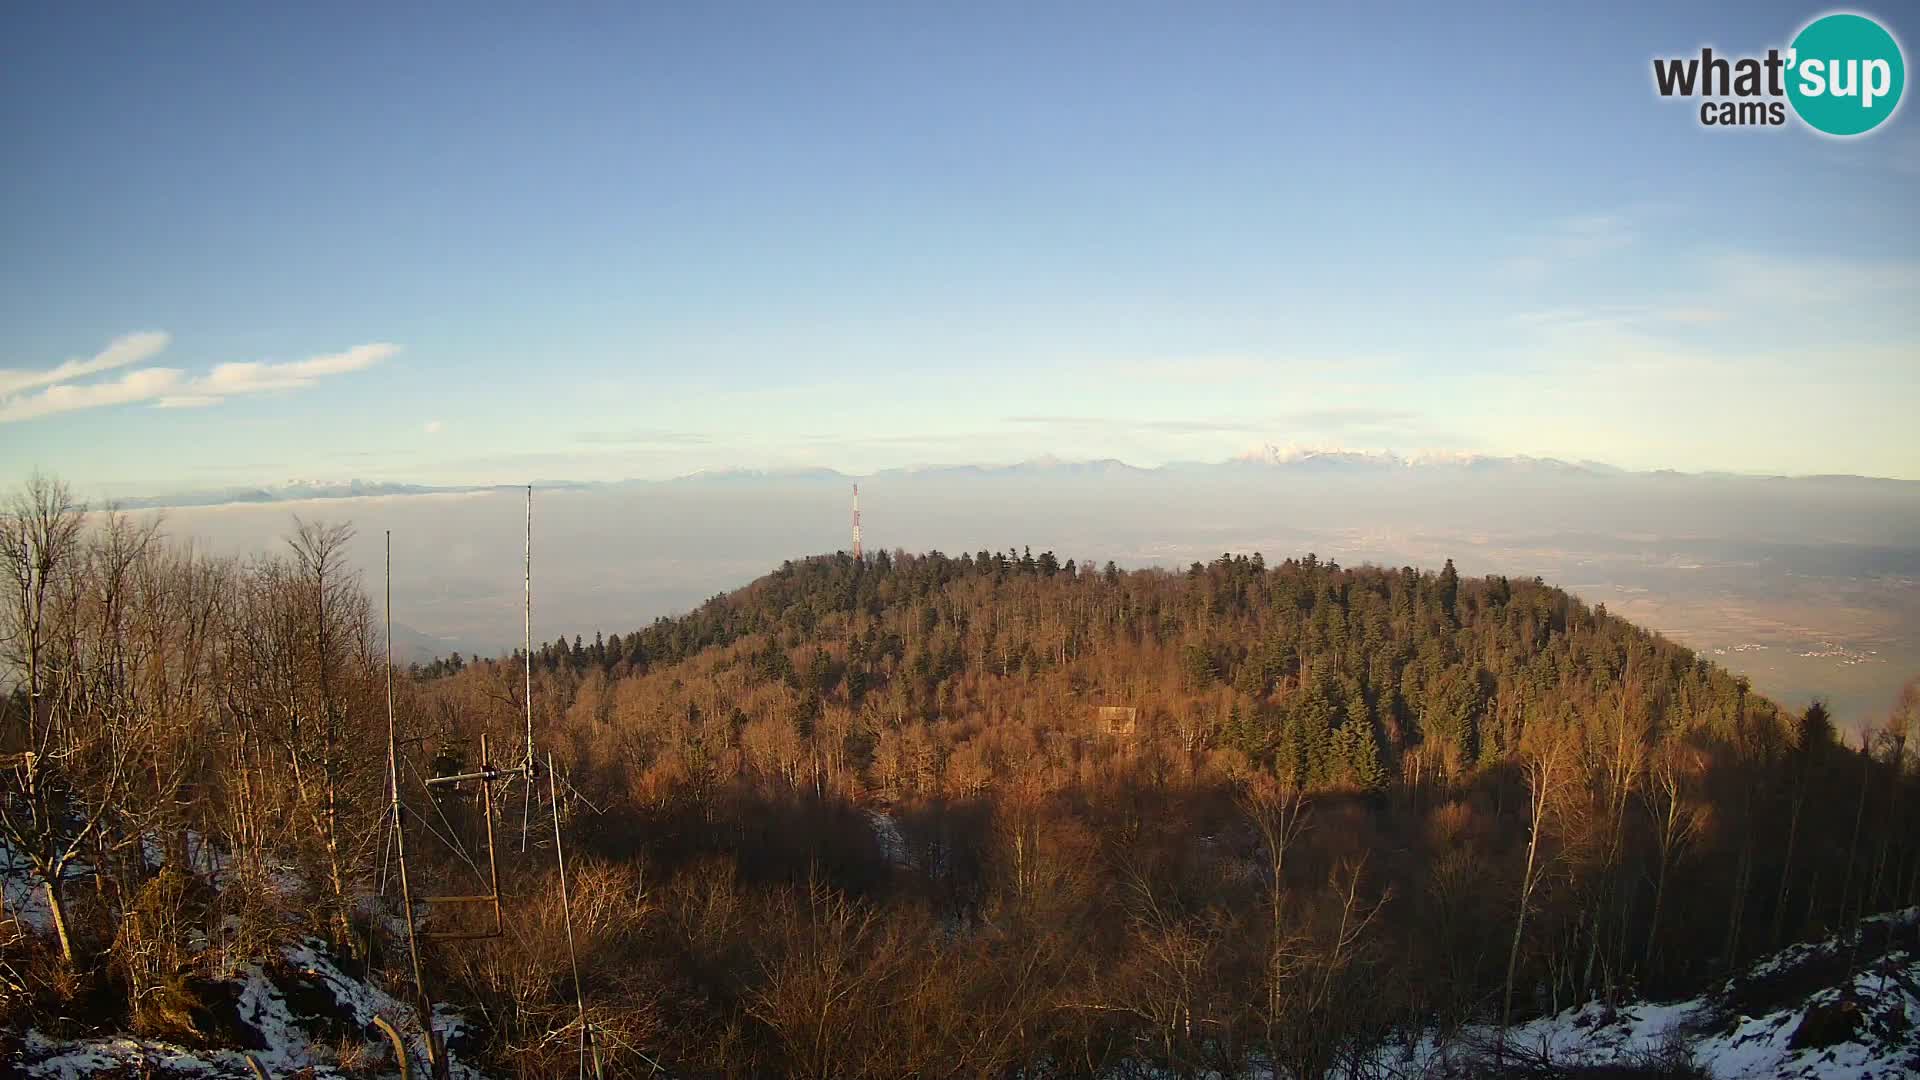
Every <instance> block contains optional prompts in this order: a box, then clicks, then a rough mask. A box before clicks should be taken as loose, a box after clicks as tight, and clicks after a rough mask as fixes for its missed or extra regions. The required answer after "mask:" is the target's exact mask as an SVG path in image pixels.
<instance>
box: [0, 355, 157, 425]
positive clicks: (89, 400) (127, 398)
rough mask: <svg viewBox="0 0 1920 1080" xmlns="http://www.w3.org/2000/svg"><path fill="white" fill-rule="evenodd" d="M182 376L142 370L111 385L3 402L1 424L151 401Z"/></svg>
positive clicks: (67, 387) (47, 392)
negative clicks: (78, 410) (107, 406)
mask: <svg viewBox="0 0 1920 1080" xmlns="http://www.w3.org/2000/svg"><path fill="white" fill-rule="evenodd" d="M181 374H182V373H181V372H180V370H179V369H177V368H141V369H140V370H139V371H129V372H127V373H126V374H125V375H122V376H120V377H119V378H117V379H113V380H110V381H107V382H98V383H88V384H86V385H83V386H72V385H63V386H49V387H47V388H46V389H45V390H42V391H40V392H39V393H37V394H20V395H18V396H15V397H11V398H8V399H6V400H5V401H0V424H10V423H13V422H15V421H18V420H32V419H34V418H36V417H41V416H52V415H54V414H55V413H64V412H73V411H75V410H77V409H97V408H100V407H102V406H105V405H125V404H127V403H128V402H134V401H149V400H152V399H153V398H157V397H163V396H165V395H166V394H167V392H168V391H170V390H172V389H174V388H175V387H177V386H179V385H180V379H181Z"/></svg>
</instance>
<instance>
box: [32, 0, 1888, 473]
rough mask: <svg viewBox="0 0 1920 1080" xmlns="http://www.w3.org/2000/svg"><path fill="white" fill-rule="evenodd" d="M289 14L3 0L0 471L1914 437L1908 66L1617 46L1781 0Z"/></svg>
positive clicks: (1808, 9)
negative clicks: (1831, 119)
mask: <svg viewBox="0 0 1920 1080" xmlns="http://www.w3.org/2000/svg"><path fill="white" fill-rule="evenodd" d="M301 7H302V9H301V10H294V9H293V8H292V7H291V6H281V7H275V8H272V9H267V8H262V7H260V6H258V5H244V6H238V7H234V8H232V9H229V10H224V11H223V10H220V9H218V8H214V7H204V6H202V7H196V8H195V9H194V10H192V11H187V10H184V9H180V8H175V7H173V6H168V5H151V4H148V5H132V6H127V7H117V6H113V5H97V6H96V5H38V6H33V7H29V6H27V5H11V6H8V7H7V8H6V9H5V10H4V13H0V146H4V148H5V159H6V163H5V166H4V168H0V369H3V370H0V473H6V474H19V473H24V472H25V471H27V470H28V469H30V468H33V467H36V466H40V467H46V468H50V469H53V470H56V471H58V472H60V473H61V474H63V475H65V476H67V477H68V478H69V479H71V480H73V481H75V482H76V483H77V484H78V485H79V486H80V487H81V488H82V489H83V490H86V491H89V492H98V493H107V494H112V493H130V492H135V491H152V490H156V489H167V490H171V489H178V488H198V487H210V486H221V485H226V484H234V483H262V482H275V481H280V480H285V479H290V478H309V479H321V478H341V477H347V476H356V477H377V478H391V479H408V480H420V481H438V482H472V481H492V480H498V481H503V482H506V481H517V480H522V479H528V478H540V479H559V478H581V479H610V478H618V477H627V476H641V477H652V476H667V475H674V474H678V473H683V472H687V471H691V470H693V469H698V468H710V467H724V466H754V467H759V466H796V465H812V464H824V465H831V466H836V467H839V468H843V469H847V470H849V471H865V470H869V469H875V468H883V467H888V466H893V465H902V464H911V463H917V462H951V461H1011V460H1018V459H1021V458H1026V457H1032V456H1037V455H1041V454H1047V453H1052V454H1057V455H1060V456H1063V457H1101V456H1117V457H1120V458H1123V459H1125V460H1128V461H1130V462H1134V463H1137V464H1154V463H1158V462H1164V461H1169V460H1209V459H1219V458H1224V457H1227V456H1230V455H1232V454H1234V453H1237V452H1239V451H1241V450H1243V449H1245V448H1246V447H1248V446H1250V445H1252V444H1256V443H1261V442H1273V443H1279V444H1286V443H1297V444H1301V445H1338V446H1346V447H1353V448H1390V449H1394V450H1398V451H1401V452H1410V451H1416V450H1422V449H1438V450H1462V451H1478V452H1486V453H1531V454H1545V455H1555V456H1562V457H1569V458H1597V459H1601V460H1607V461H1612V462H1616V463H1619V464H1623V465H1628V466H1636V467H1676V468H1684V469H1732V470H1743V471H1767V472H1857V473H1867V474H1874V475H1889V476H1901V477H1909V478H1915V479H1920V435H1917V434H1916V433H1915V432H1916V429H1920V424H1916V422H1915V417H1916V416H1917V415H1920V303H1916V297H1920V257H1917V256H1916V251H1917V250H1920V246H1917V245H1916V241H1917V240H1920V210H1917V209H1916V207H1917V206H1920V202H1916V198H1915V196H1914V194H1913V193H1914V192H1915V191H1916V190H1920V127H1916V124H1917V123H1920V121H1916V119H1915V115H1916V114H1915V113H1914V110H1913V108H1912V107H1911V106H1910V105H1909V106H1906V107H1903V108H1902V110H1901V112H1900V113H1899V114H1898V115H1896V116H1895V117H1894V118H1893V120H1892V121H1890V122H1889V123H1888V124H1887V125H1884V126H1883V128H1882V130H1880V131H1878V132H1876V133H1874V134H1872V135H1870V136H1868V137H1866V138H1863V139H1858V140H1853V141H1847V142H1842V141H1837V140H1831V139H1826V138H1822V137H1820V136H1817V135H1815V134H1813V133H1811V132H1810V131H1808V130H1806V129H1805V128H1802V127H1799V126H1797V125H1790V126H1789V127H1787V128H1785V129H1765V130H1746V131H1713V130H1707V129H1703V128H1702V127H1701V126H1700V125H1699V123H1698V121H1697V119H1696V110H1695V107H1694V106H1693V105H1690V104H1688V103H1685V102H1680V101H1663V100H1660V99H1658V98H1657V97H1656V96H1655V94H1654V92H1653V89H1652V78H1651V67H1650V61H1651V59H1652V58H1653V57H1654V56H1656V55H1659V56H1676V55H1686V54H1688V53H1690V52H1696V51H1697V50H1698V48H1699V47H1700V46H1701V45H1702V44H1712V45H1714V46H1715V47H1716V48H1717V49H1719V50H1723V51H1727V52H1736V53H1738V52H1761V51H1764V50H1765V49H1766V48H1767V47H1768V46H1772V45H1784V44H1785V43H1786V41H1787V40H1788V38H1789V37H1790V36H1791V35H1792V33H1793V32H1794V30H1796V29H1797V28H1798V27H1799V26H1800V25H1802V24H1803V23H1805V22H1806V21H1807V20H1808V19H1809V18H1810V17H1812V16H1813V15H1815V14H1818V13H1819V12H1821V11H1823V10H1825V9H1823V8H1819V7H1812V6H1795V5H1774V4H1738V5H1724V6H1721V7H1712V6H1706V5H1665V4H1660V5H1645V6H1642V7H1640V8H1639V9H1638V10H1632V11H1630V10H1628V9H1626V8H1624V7H1609V8H1607V9H1606V10H1604V11H1601V10H1599V9H1594V10H1592V11H1575V10H1574V9H1573V8H1571V7H1568V6H1566V5H1534V4H1515V5H1511V6H1508V7H1490V6H1477V5H1476V6H1456V5H1447V6H1444V7H1445V8H1446V10H1441V9H1440V7H1441V6H1435V5H1378V6H1365V7H1362V6H1348V7H1345V8H1343V9H1341V13H1340V14H1338V15H1323V14H1320V13H1317V12H1315V11H1312V10H1310V9H1309V8H1307V7H1305V6H1300V5H1282V4H1273V3H1267V4H1255V5H1244V6H1241V5H1219V4H1197V5H1169V4H1142V5H1130V4H1114V3H1100V4H1091V3H1089V4H1084V5H1033V4H1005V5H1000V4H965V5H941V6H935V5H871V6H863V7H834V8H827V7H818V6H814V5H771V4H769V5H740V4H714V5H648V6H642V5H611V4H609V5H590V6H583V5H550V6H546V7H545V9H544V10H536V7H535V6H534V5H524V6H522V7H521V9H520V10H519V11H517V12H514V11H511V10H509V9H507V8H504V7H501V8H497V9H496V8H493V7H492V6H491V5H456V4H443V5H429V4H420V5H414V4H408V5H382V6H367V7H359V8H356V7H354V6H351V5H329V6H324V7H323V6H315V5H303V6H301ZM391 8H404V9H405V10H390V9H391ZM695 9H698V10H695ZM1862 10H1866V11H1868V12H1869V13H1876V12H1875V10H1874V9H1872V8H1867V9H1862ZM1910 10H1911V9H1891V8H1890V9H1885V10H1882V11H1879V12H1877V13H1878V14H1882V15H1885V16H1887V18H1886V19H1884V20H1883V21H1884V22H1886V23H1887V24H1888V25H1889V26H1890V27H1891V29H1892V30H1893V32H1894V33H1895V34H1896V35H1897V36H1901V37H1902V39H1903V41H1906V42H1908V52H1909V54H1910V55H1909V60H1910V61H1911V59H1912V57H1911V53H1912V52H1913V46H1912V44H1911V42H1912V41H1914V40H1916V38H1915V35H1920V27H1916V26H1910V25H1905V24H1904V23H1905V22H1907V21H1912V17H1911V16H1910V15H1909V16H1908V18H1907V19H1905V20H1904V21H1903V19H1902V15H1903V13H1908V12H1910ZM69 362H71V363H69ZM62 365H67V366H64V367H63V366H62Z"/></svg>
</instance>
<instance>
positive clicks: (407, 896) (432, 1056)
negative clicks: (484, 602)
mask: <svg viewBox="0 0 1920 1080" xmlns="http://www.w3.org/2000/svg"><path fill="white" fill-rule="evenodd" d="M386 554H387V559H386V602H387V613H386V614H387V793H388V796H389V800H388V813H389V814H390V815H391V820H392V821H393V848H394V857H395V860H396V861H397V862H398V863H399V864H400V909H401V912H402V917H403V918H404V919H405V921H406V924H407V958H408V959H409V960H410V961H411V962H412V964H413V989H414V992H415V994H417V995H418V999H419V1008H420V1027H421V1030H422V1031H423V1032H424V1033H425V1035H426V1044H427V1062H428V1065H429V1068H430V1069H431V1070H432V1072H433V1075H434V1077H435V1078H436V1080H445V1077H446V1076H447V1055H446V1051H445V1049H443V1048H442V1047H441V1045H440V1038H439V1035H438V1034H437V1033H436V1032H435V1031H434V1028H433V997H432V996H431V995H430V994H428V993H427V978H426V974H425V973H424V971H423V969H422V968H421V966H420V942H419V938H418V935H416V934H415V932H414V925H413V888H412V886H411V885H410V884H409V883H408V880H407V825H406V819H405V816H404V813H405V812H404V810H403V809H402V807H401V804H400V733H399V726H398V722H397V721H396V720H395V719H394V711H393V530H391V529H388V530H387V552H386Z"/></svg>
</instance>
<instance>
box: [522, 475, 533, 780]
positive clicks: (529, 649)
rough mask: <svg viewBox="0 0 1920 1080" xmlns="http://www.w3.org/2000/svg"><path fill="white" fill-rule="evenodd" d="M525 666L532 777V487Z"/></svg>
mask: <svg viewBox="0 0 1920 1080" xmlns="http://www.w3.org/2000/svg"><path fill="white" fill-rule="evenodd" d="M526 604H527V610H526V642H525V647H526V651H527V654H526V664H525V665H524V667H525V669H526V674H527V685H526V704H527V753H526V757H525V759H524V760H523V761H522V762H521V764H522V765H523V766H525V767H526V770H527V776H528V777H532V776H533V485H532V484H528V485H527V558H526Z"/></svg>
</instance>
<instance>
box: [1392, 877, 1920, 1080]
mask: <svg viewBox="0 0 1920 1080" xmlns="http://www.w3.org/2000/svg"><path fill="white" fill-rule="evenodd" d="M1916 924H1920V908H1908V909H1906V910H1904V911H1897V912H1890V913H1888V914H1885V915H1879V916H1875V917H1873V918H1870V919H1867V920H1865V921H1864V922H1863V923H1862V924H1861V926H1860V928H1859V930H1858V931H1856V934H1858V935H1859V938H1858V940H1859V942H1860V945H1861V947H1862V951H1861V952H1860V953H1859V955H1860V956H1861V957H1862V959H1861V961H1860V963H1859V964H1858V965H1857V970H1854V971H1853V972H1852V973H1851V974H1849V973H1848V968H1849V967H1850V966H1852V965H1850V964H1849V962H1848V956H1849V953H1850V952H1851V950H1852V949H1853V948H1854V940H1855V939H1853V938H1830V939H1828V940H1826V941H1823V942H1816V943H1812V944H1803V945H1795V946H1792V947H1790V948H1787V949H1784V950H1782V951H1781V952H1779V953H1776V954H1774V955H1773V956H1770V957H1768V958H1766V959H1765V960H1762V961H1760V962H1758V963H1756V964H1754V965H1753V966H1752V967H1750V968H1749V969H1747V971H1746V972H1745V973H1743V975H1742V976H1741V977H1739V978H1737V979H1733V980H1730V981H1729V982H1728V983H1727V984H1726V985H1725V986H1724V987H1722V988H1721V989H1720V990H1719V991H1717V992H1714V993H1709V994H1703V995H1701V996H1699V997H1694V998H1689V999H1686V1000H1684V1001H1677V1002H1668V1003H1635V1004H1631V1005H1624V1006H1621V1007H1619V1008H1617V1009H1616V1008H1612V1007H1609V1006H1607V1005H1604V1004H1602V1003H1598V1002H1594V1003H1589V1004H1587V1005H1584V1006H1581V1007H1579V1008H1574V1009H1568V1010H1566V1011H1564V1012H1561V1013H1558V1014H1556V1015H1553V1016H1546V1017H1541V1018H1539V1019H1536V1020H1531V1021H1528V1022H1526V1023H1524V1024H1518V1025H1515V1026H1514V1028H1513V1029H1512V1030H1511V1031H1509V1032H1508V1035H1507V1041H1506V1046H1507V1048H1508V1049H1507V1053H1508V1054H1509V1055H1511V1056H1514V1057H1518V1058H1521V1059H1524V1060H1526V1061H1529V1062H1541V1061H1551V1062H1553V1063H1554V1064H1555V1065H1557V1066H1560V1067H1567V1066H1609V1065H1626V1064H1633V1063H1646V1062H1651V1061H1656V1060H1667V1061H1672V1060H1675V1059H1677V1058H1686V1059H1690V1060H1691V1061H1692V1062H1693V1064H1694V1065H1696V1066H1697V1067H1699V1068H1701V1069H1704V1070H1706V1071H1707V1072H1708V1073H1709V1074H1710V1075H1712V1076H1713V1077H1715V1078H1716V1080H1761V1078H1766V1077H1801V1078H1808V1080H1841V1078H1843V1077H1844V1078H1848V1080H1895V1078H1915V1077H1920V955H1917V954H1916V950H1914V949H1913V948H1912V947H1911V946H1910V945H1908V946H1903V945H1900V944H1897V943H1896V944H1895V946H1894V947H1893V948H1892V949H1890V950H1888V951H1887V952H1886V953H1885V955H1884V956H1880V955H1877V954H1878V952H1879V948H1878V946H1879V943H1881V942H1884V941H1886V940H1887V937H1884V936H1883V935H1899V934H1902V933H1904V936H1905V938H1906V940H1907V941H1909V942H1910V941H1911V940H1912V939H1913V938H1912V935H1913V930H1914V927H1915V925H1916ZM1788 984H1792V985H1793V987H1794V988H1793V989H1788V990H1785V991H1780V990H1778V989H1776V990H1775V991H1774V992H1773V994H1772V996H1773V997H1776V998H1778V999H1779V1000H1769V990H1768V988H1769V986H1772V987H1775V988H1778V987H1781V986H1783V985H1788ZM1749 1002H1758V1003H1759V1004H1757V1005H1753V1006H1751V1007H1748V1003H1749ZM1497 1044H1498V1031H1497V1030H1496V1029H1492V1028H1470V1029H1468V1030H1467V1031H1464V1032H1462V1033H1460V1034H1459V1035H1458V1036H1457V1037H1455V1038H1453V1039H1450V1040H1446V1041H1444V1042H1441V1041H1436V1040H1435V1039H1433V1038H1432V1037H1430V1036H1429V1037H1425V1038H1422V1039H1420V1040H1417V1041H1416V1042H1415V1043H1414V1044H1413V1045H1411V1046H1397V1047H1393V1048H1383V1049H1382V1051H1381V1052H1380V1054H1379V1055H1378V1056H1377V1057H1376V1059H1375V1063H1376V1064H1377V1065H1378V1066H1379V1067H1380V1069H1381V1071H1383V1072H1386V1073H1387V1074H1388V1075H1392V1076H1403V1077H1428V1078H1438V1077H1466V1076H1473V1075H1477V1074H1479V1073H1481V1072H1484V1071H1485V1070H1486V1069H1487V1066H1488V1063H1489V1062H1490V1061H1491V1060H1492V1059H1493V1056H1494V1053H1495V1050H1494V1047H1496V1046H1497Z"/></svg>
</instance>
